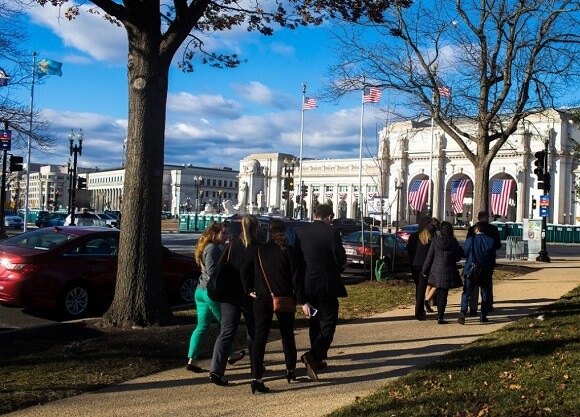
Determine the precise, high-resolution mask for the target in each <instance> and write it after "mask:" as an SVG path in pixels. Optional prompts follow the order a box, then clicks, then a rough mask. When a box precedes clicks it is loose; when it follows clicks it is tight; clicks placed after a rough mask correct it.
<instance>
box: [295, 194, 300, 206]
mask: <svg viewBox="0 0 580 417" xmlns="http://www.w3.org/2000/svg"><path fill="white" fill-rule="evenodd" d="M296 204H300V195H297V196H296Z"/></svg>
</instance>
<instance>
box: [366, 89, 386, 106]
mask: <svg viewBox="0 0 580 417" xmlns="http://www.w3.org/2000/svg"><path fill="white" fill-rule="evenodd" d="M382 95H383V93H382V92H381V90H379V89H378V88H376V87H367V88H365V89H364V92H363V103H378V102H379V101H380V99H381V97H382Z"/></svg>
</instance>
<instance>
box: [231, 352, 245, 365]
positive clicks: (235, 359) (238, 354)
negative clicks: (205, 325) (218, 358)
mask: <svg viewBox="0 0 580 417" xmlns="http://www.w3.org/2000/svg"><path fill="white" fill-rule="evenodd" d="M244 356H246V351H245V350H240V351H239V352H236V353H234V354H233V355H232V356H230V357H229V358H228V363H229V364H230V365H234V364H235V363H236V362H238V361H241V360H242V359H244Z"/></svg>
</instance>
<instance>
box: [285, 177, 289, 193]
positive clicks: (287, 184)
mask: <svg viewBox="0 0 580 417" xmlns="http://www.w3.org/2000/svg"><path fill="white" fill-rule="evenodd" d="M289 189H290V178H284V190H289Z"/></svg>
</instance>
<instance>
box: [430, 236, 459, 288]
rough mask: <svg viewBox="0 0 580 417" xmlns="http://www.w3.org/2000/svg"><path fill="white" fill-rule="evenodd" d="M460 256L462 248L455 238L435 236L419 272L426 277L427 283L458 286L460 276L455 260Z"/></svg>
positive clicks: (440, 285)
mask: <svg viewBox="0 0 580 417" xmlns="http://www.w3.org/2000/svg"><path fill="white" fill-rule="evenodd" d="M462 257H463V249H462V248H461V246H459V243H458V242H457V239H455V238H450V237H446V236H436V237H434V238H433V240H432V241H431V246H430V247H429V252H428V253H427V259H425V263H424V264H423V270H422V271H421V272H422V273H423V275H426V276H427V277H428V281H427V282H428V283H429V285H432V286H434V287H437V288H443V289H448V288H458V287H460V286H461V277H460V276H459V270H458V269H457V262H458V261H459V260H461V258H462Z"/></svg>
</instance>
